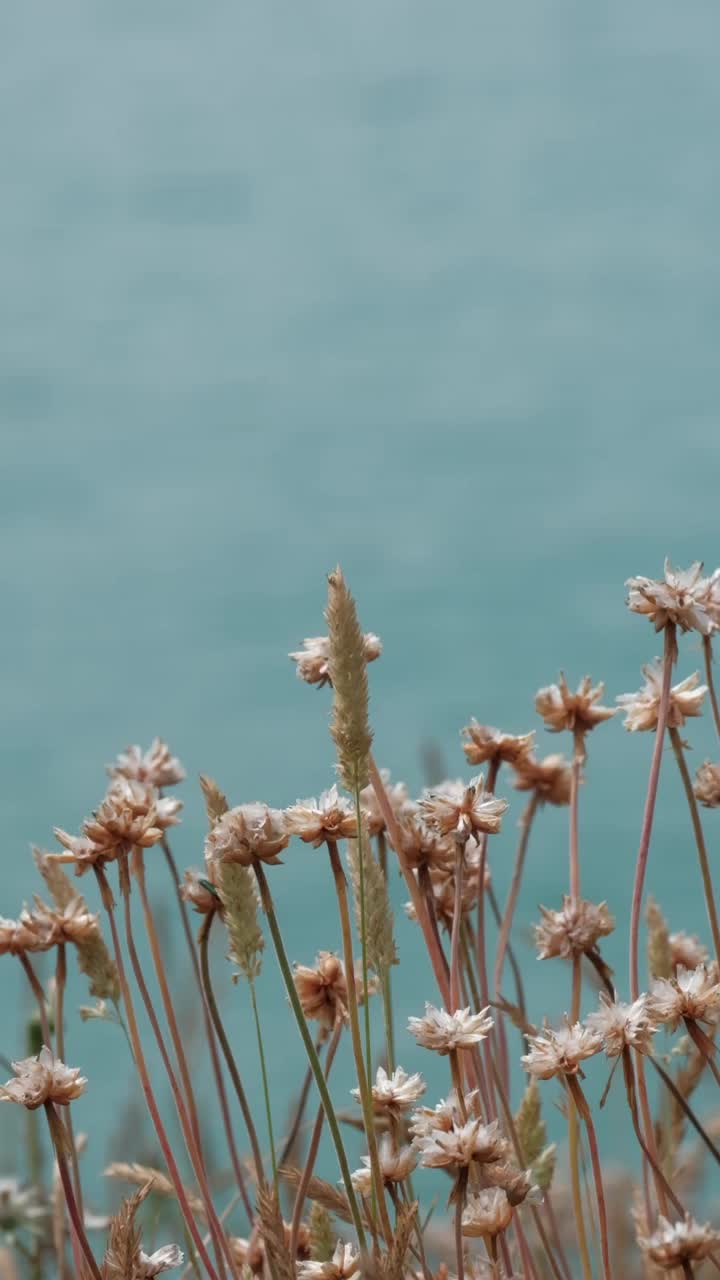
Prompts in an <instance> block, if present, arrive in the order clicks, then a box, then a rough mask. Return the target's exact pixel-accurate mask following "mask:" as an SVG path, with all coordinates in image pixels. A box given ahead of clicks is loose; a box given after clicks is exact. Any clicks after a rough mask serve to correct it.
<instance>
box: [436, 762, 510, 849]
mask: <svg viewBox="0 0 720 1280" xmlns="http://www.w3.org/2000/svg"><path fill="white" fill-rule="evenodd" d="M507 807H508V804H507V800H501V799H500V798H499V797H498V796H495V795H493V794H492V793H491V792H488V791H486V790H485V779H484V778H483V775H482V774H481V773H480V774H478V776H477V777H476V778H472V779H471V780H470V782H468V783H467V784H465V783H463V782H461V781H459V780H458V781H455V782H446V783H444V784H443V785H442V787H439V788H435V789H433V790H431V791H426V792H425V793H424V795H423V797H422V799H421V800H420V809H421V811H422V814H423V817H424V819H425V821H426V823H427V825H428V826H429V827H431V828H432V829H433V830H434V831H438V832H439V833H440V834H441V835H445V836H452V837H453V838H454V839H455V840H459V841H465V840H468V839H469V838H470V836H478V835H482V834H489V835H493V834H495V833H497V832H498V831H499V830H500V825H501V822H502V816H503V814H504V813H505V810H506V809H507Z"/></svg>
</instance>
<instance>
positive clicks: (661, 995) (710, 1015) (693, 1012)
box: [650, 964, 720, 1031]
mask: <svg viewBox="0 0 720 1280" xmlns="http://www.w3.org/2000/svg"><path fill="white" fill-rule="evenodd" d="M650 1012H651V1017H653V1018H655V1019H657V1021H658V1022H660V1023H664V1024H665V1025H667V1026H669V1027H670V1030H671V1031H674V1030H675V1028H676V1027H677V1026H678V1024H679V1023H680V1022H681V1021H682V1020H683V1018H691V1019H692V1020H693V1021H695V1022H709V1023H716V1022H718V1021H719V1020H720V982H718V974H717V969H716V966H715V965H705V964H699V965H698V966H697V968H696V969H684V968H683V966H682V965H679V966H678V970H677V974H676V975H675V977H674V978H657V979H656V980H655V982H654V983H653V985H652V991H651V993H650Z"/></svg>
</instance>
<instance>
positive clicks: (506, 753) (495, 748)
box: [461, 719, 535, 765]
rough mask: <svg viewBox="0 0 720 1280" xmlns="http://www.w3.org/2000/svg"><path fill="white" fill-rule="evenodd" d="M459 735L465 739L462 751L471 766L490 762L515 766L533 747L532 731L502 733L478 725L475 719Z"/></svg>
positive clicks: (489, 726) (487, 725) (483, 725)
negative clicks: (494, 761) (495, 761)
mask: <svg viewBox="0 0 720 1280" xmlns="http://www.w3.org/2000/svg"><path fill="white" fill-rule="evenodd" d="M461 733H462V736H464V737H466V738H467V742H464V743H463V751H464V752H465V757H466V759H467V762H468V764H471V765H478V764H485V762H486V761H490V760H497V761H498V762H502V763H504V764H512V765H516V764H518V763H519V761H521V760H524V759H525V758H526V756H529V755H530V754H531V752H532V749H533V746H534V745H535V732H534V730H533V731H532V732H531V733H522V734H512V733H502V732H501V731H500V729H494V728H493V727H492V725H489V724H478V722H477V720H475V719H473V720H471V721H470V724H468V725H466V726H465V728H464V729H462V730H461Z"/></svg>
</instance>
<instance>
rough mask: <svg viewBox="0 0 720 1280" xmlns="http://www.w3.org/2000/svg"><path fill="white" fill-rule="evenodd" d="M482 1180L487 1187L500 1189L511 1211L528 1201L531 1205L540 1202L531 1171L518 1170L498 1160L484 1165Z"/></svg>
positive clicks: (536, 1185)
mask: <svg viewBox="0 0 720 1280" xmlns="http://www.w3.org/2000/svg"><path fill="white" fill-rule="evenodd" d="M483 1178H484V1180H485V1182H486V1183H487V1185H488V1186H489V1187H500V1188H501V1189H502V1190H503V1191H504V1192H505V1195H506V1196H507V1198H508V1200H509V1201H510V1204H511V1205H512V1207H513V1209H516V1208H517V1206H518V1205H520V1204H524V1202H525V1201H526V1200H528V1201H529V1202H530V1203H531V1204H532V1203H536V1202H537V1201H540V1200H542V1192H541V1190H540V1187H539V1186H538V1184H537V1182H536V1181H535V1171H534V1170H533V1169H518V1167H517V1165H516V1164H513V1163H512V1162H511V1161H509V1160H499V1161H497V1163H495V1164H488V1165H485V1167H484V1168H483Z"/></svg>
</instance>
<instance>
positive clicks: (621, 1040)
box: [585, 991, 656, 1058]
mask: <svg viewBox="0 0 720 1280" xmlns="http://www.w3.org/2000/svg"><path fill="white" fill-rule="evenodd" d="M585 1025H586V1026H587V1027H589V1028H590V1030H591V1031H595V1032H597V1034H598V1035H599V1036H600V1037H601V1039H602V1047H603V1049H604V1050H605V1053H606V1054H607V1056H608V1058H617V1057H619V1055H620V1054H621V1053H622V1052H623V1049H625V1048H626V1047H629V1048H631V1049H637V1050H638V1052H639V1053H650V1052H651V1051H652V1038H653V1033H654V1032H655V1030H656V1027H655V1025H654V1023H653V1021H652V1018H651V1010H650V1001H649V999H648V997H647V996H646V995H642V996H639V997H638V999H637V1000H633V1002H632V1004H625V1003H624V1002H623V1001H622V1000H610V999H609V998H608V996H607V995H606V994H605V992H604V991H601V992H600V1008H599V1009H598V1010H597V1011H596V1012H594V1013H589V1014H588V1016H587V1018H586V1019H585Z"/></svg>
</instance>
